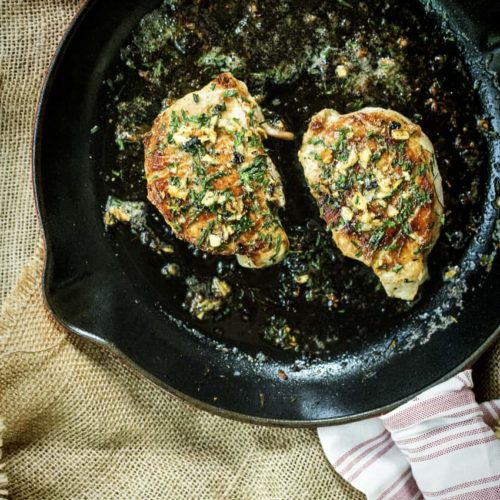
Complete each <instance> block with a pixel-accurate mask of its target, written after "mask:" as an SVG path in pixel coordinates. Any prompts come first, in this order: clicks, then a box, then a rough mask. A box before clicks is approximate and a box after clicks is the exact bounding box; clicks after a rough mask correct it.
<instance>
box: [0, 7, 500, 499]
mask: <svg viewBox="0 0 500 500" xmlns="http://www.w3.org/2000/svg"><path fill="white" fill-rule="evenodd" d="M80 3H81V2H80V1H77V0H73V1H69V0H0V72H1V78H0V86H1V89H0V90H1V91H0V100H1V101H0V110H1V119H0V172H1V174H2V183H1V184H0V214H1V216H0V301H1V300H2V299H4V298H5V297H7V293H8V291H9V290H10V289H11V288H12V286H13V285H14V283H15V282H16V280H17V278H18V276H19V272H20V270H21V269H22V268H23V266H24V265H25V264H26V263H27V261H28V260H29V258H30V256H32V255H34V256H33V257H31V260H30V261H29V263H28V265H27V267H25V269H24V271H23V273H22V276H21V278H20V281H19V283H18V285H17V287H16V288H15V289H14V291H13V292H12V293H11V294H10V295H9V296H8V298H7V299H6V300H5V301H4V304H3V307H2V314H1V317H0V416H3V417H4V422H5V427H6V430H5V433H4V453H3V457H4V459H5V470H6V471H7V472H8V475H9V480H10V486H9V490H10V493H11V497H12V498H13V499H15V500H18V499H36V500H44V499H50V500H58V499H84V498H88V499H113V498H119V499H123V498H134V499H136V498H137V499H155V500H156V499H163V498H167V499H168V498H174V499H177V498H187V499H191V498H193V499H195V498H200V499H201V498H203V499H212V498H214V499H224V498H226V499H231V500H232V499H240V498H241V499H252V500H253V499H273V498H276V499H293V498H297V499H329V498H332V499H339V500H342V499H358V498H362V496H361V495H360V494H359V493H357V492H356V491H354V490H353V489H352V488H351V487H350V486H349V485H347V484H346V483H344V482H343V481H342V479H341V478H339V476H337V475H336V474H335V473H334V472H333V471H332V470H331V469H330V468H329V466H328V465H327V463H326V461H325V459H324V458H323V455H322V452H321V448H320V446H319V443H318V441H317V438H316V435H315V434H314V432H313V431H307V430H292V429H270V428H263V427H257V426H252V425H249V424H242V423H238V422H234V421H229V420H224V419H221V418H219V417H215V416H212V415H208V414H206V413H204V412H202V411H199V410H196V409H194V408H192V407H190V406H188V405H187V404H185V403H184V402H181V401H179V400H178V399H176V398H174V397H172V396H170V395H168V394H167V393H166V392H164V391H163V390H161V389H159V388H158V387H156V386H154V385H153V384H151V383H150V382H148V381H146V380H143V379H142V378H139V377H138V376H136V375H135V374H133V373H131V372H130V371H129V370H128V369H127V368H125V367H124V366H123V365H122V364H121V363H120V362H119V361H118V360H117V359H116V358H114V357H113V356H112V355H110V354H109V353H108V352H106V351H103V350H101V349H100V348H98V347H97V346H94V345H92V344H89V343H87V342H84V341H83V340H80V339H78V338H76V337H74V336H73V335H71V334H68V333H67V332H66V331H64V330H63V329H62V328H61V327H60V326H58V324H57V323H56V322H55V321H54V320H53V319H52V317H51V316H50V314H49V313H48V312H47V311H46V310H45V307H44V305H43V301H42V295H41V289H40V274H41V269H42V260H43V250H42V247H41V246H39V247H38V250H36V251H35V247H36V241H37V239H38V238H39V234H38V230H37V224H36V218H35V213H34V205H33V201H32V194H31V191H32V189H31V181H30V141H31V126H32V120H33V116H34V109H35V104H36V99H37V95H38V91H39V87H40V84H41V82H42V80H43V75H44V73H45V69H46V67H47V66H48V64H49V60H50V57H51V55H52V53H53V51H54V49H55V47H56V45H57V42H58V40H59V39H60V36H61V35H62V33H63V32H64V29H65V27H66V26H67V24H68V23H69V21H70V19H71V17H72V16H73V15H74V13H75V12H76V11H77V8H78V6H79V4H80ZM34 252H35V253H34ZM499 366H500V348H499V347H498V346H497V347H496V349H495V350H494V351H492V352H491V354H490V355H489V356H488V357H485V358H483V361H482V362H481V366H480V367H479V368H478V369H476V375H479V380H480V389H481V391H480V392H482V394H481V397H483V398H486V397H489V398H492V397H494V396H497V397H498V394H500V387H499V383H500V376H499ZM0 427H1V424H0ZM0 432H1V429H0ZM3 472H4V469H2V468H1V467H0V497H1V496H2V490H3V484H2V483H3V479H4V477H3V475H2V474H3Z"/></svg>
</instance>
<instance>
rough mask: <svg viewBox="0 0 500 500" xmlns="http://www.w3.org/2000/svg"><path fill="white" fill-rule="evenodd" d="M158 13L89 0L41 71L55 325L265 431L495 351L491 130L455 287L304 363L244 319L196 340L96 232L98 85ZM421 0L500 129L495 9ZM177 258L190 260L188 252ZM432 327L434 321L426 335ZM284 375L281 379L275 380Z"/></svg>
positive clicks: (122, 252) (37, 148)
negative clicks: (477, 215) (140, 26)
mask: <svg viewBox="0 0 500 500" xmlns="http://www.w3.org/2000/svg"><path fill="white" fill-rule="evenodd" d="M463 3H464V4H465V2H463ZM157 4H158V2H157V1H153V0H150V1H142V2H134V1H132V0H126V1H120V2H118V1H117V0H108V1H106V2H104V1H99V0H91V1H90V2H88V4H87V5H86V6H85V7H84V9H83V11H82V14H81V15H80V17H79V18H78V19H77V21H76V23H75V24H74V26H73V27H72V28H71V29H70V31H69V33H68V36H67V38H66V40H65V42H64V43H63V45H62V47H61V49H60V51H59V53H58V55H57V58H56V60H55V63H54V65H53V67H52V69H51V72H50V73H49V76H48V80H47V84H46V88H45V91H44V94H43V98H42V101H41V105H40V109H39V114H38V121H37V128H36V137H35V144H34V176H35V189H36V194H37V201H38V207H39V212H40V216H41V219H42V222H43V226H44V231H45V236H46V242H47V249H48V252H47V266H46V273H45V280H44V286H45V295H46V299H47V302H48V305H49V306H50V308H51V309H52V310H53V311H54V313H55V315H56V316H57V317H58V318H59V320H60V321H61V322H62V323H63V324H64V325H66V326H67V327H69V328H70V329H71V330H73V331H75V332H76V333H78V334H80V335H82V336H85V337H88V338H90V339H92V340H94V341H97V342H99V343H102V344H104V345H106V346H108V347H110V348H112V349H113V350H115V351H116V352H118V353H119V354H121V355H123V357H124V359H126V360H127V361H130V362H131V363H132V364H133V365H135V366H136V367H137V368H139V369H140V370H141V371H142V372H143V373H144V374H146V375H147V376H149V377H151V378H152V379H153V380H155V381H157V382H159V383H161V384H163V385H165V386H166V387H168V388H170V389H171V390H172V391H173V392H175V393H177V394H180V395H183V396H185V397H187V398H188V399H190V400H192V401H193V402H197V403H198V404H200V405H202V406H203V407H207V408H211V409H213V410H215V411H218V412H220V413H222V414H226V415H228V416H237V417H239V418H244V419H249V420H253V421H259V422H263V423H275V424H290V425H314V424H316V423H319V422H327V421H328V422H332V423H333V422H342V421H346V420H350V419H353V418H359V417H361V416H362V415H366V414H369V413H375V412H378V411H382V410H384V409H387V408H389V407H391V406H393V405H394V404H396V403H397V402H401V401H402V400H405V399H407V398H408V397H410V396H412V395H413V394H415V393H417V392H419V391H421V390H423V389H424V388H425V387H427V386H429V385H431V384H433V383H435V382H437V381H438V380H440V379H442V378H443V377H445V376H447V375H449V374H450V373H452V372H454V371H457V370H458V369H459V368H461V367H463V366H465V365H466V364H469V363H471V362H472V360H473V359H475V358H476V357H477V356H478V355H479V353H480V352H482V351H483V350H484V349H485V348H486V346H487V345H489V344H490V343H491V342H492V340H493V336H494V331H495V329H496V328H497V323H498V299H499V296H498V285H497V282H498V277H499V266H498V259H496V260H495V261H494V262H492V263H490V264H491V269H490V270H489V272H486V270H485V266H482V265H481V263H480V261H481V256H484V255H490V254H491V252H492V248H493V244H494V243H493V232H494V226H495V219H496V209H495V207H496V205H495V204H496V203H497V201H496V200H497V198H498V193H497V192H496V189H497V188H498V186H497V185H496V183H497V182H498V179H497V176H498V162H499V161H500V145H499V141H498V140H497V139H495V138H494V136H493V135H492V136H491V137H490V140H489V147H490V162H489V164H490V166H489V172H488V176H487V177H488V178H487V179H486V175H485V176H484V179H483V185H482V187H481V189H482V190H483V194H484V195H483V201H482V220H481V222H480V227H479V230H478V234H477V235H476V236H475V237H474V238H472V239H471V240H470V243H469V244H468V246H467V248H466V249H464V250H463V255H462V257H461V259H462V262H461V266H460V267H461V269H462V272H461V279H460V285H459V286H458V285H457V283H456V282H454V283H443V282H442V281H440V285H439V286H434V287H432V286H431V287H430V288H429V291H428V293H427V294H426V296H425V297H424V298H423V299H422V300H421V301H420V302H419V303H418V304H417V306H416V307H415V308H413V309H412V310H411V311H408V312H404V314H402V315H401V316H398V315H396V314H394V315H393V316H392V317H391V315H390V314H387V317H383V318H382V319H380V320H376V321H374V319H373V318H370V316H369V315H367V316H366V317H364V318H362V320H359V318H356V322H354V323H353V325H356V326H355V327H353V328H351V331H350V332H349V335H347V334H346V333H344V334H343V335H342V336H341V338H340V339H339V340H338V341H337V342H336V343H335V345H334V348H333V349H331V350H330V352H329V353H328V355H327V356H326V355H324V356H321V355H320V356H319V357H317V358H316V359H312V360H309V362H307V363H305V362H304V359H303V358H302V357H298V356H297V355H295V354H293V353H290V352H282V351H279V350H277V349H273V348H271V347H269V346H266V345H265V344H262V343H260V342H259V338H258V337H257V336H255V335H252V323H250V325H249V326H247V327H246V330H247V331H241V327H238V328H240V329H238V328H234V327H232V326H231V324H228V325H225V329H226V330H227V331H228V337H229V339H225V341H223V342H218V341H215V340H213V339H212V338H211V336H210V335H206V333H210V331H208V332H206V331H203V330H204V328H205V329H206V327H204V326H203V325H201V324H193V323H191V325H192V326H191V328H190V327H189V326H186V321H185V316H183V315H184V314H185V313H184V311H182V310H180V309H179V308H178V307H177V305H176V304H175V303H174V302H173V301H171V300H169V298H168V297H169V293H170V292H172V293H175V290H168V284H165V283H166V282H165V280H164V279H163V278H162V277H161V276H160V275H159V273H158V263H157V262H155V261H154V259H153V260H151V259H149V257H148V256H147V255H146V254H145V250H144V248H142V247H141V246H140V245H139V244H137V242H132V241H131V240H130V238H127V236H126V235H125V234H124V233H123V232H122V233H120V232H119V233H117V234H106V233H105V231H104V227H103V223H102V207H103V204H104V202H105V198H106V194H107V188H106V186H105V185H104V182H103V180H102V175H101V174H100V172H103V171H107V170H109V163H111V162H112V161H113V159H112V158H111V154H110V152H109V150H110V148H109V144H108V143H107V142H106V141H105V140H104V139H102V140H101V139H99V136H97V137H91V135H90V133H89V131H90V130H91V129H92V128H93V127H94V125H96V124H98V125H99V126H100V128H101V129H106V119H107V118H106V115H105V113H103V109H105V107H104V103H105V96H104V92H103V85H102V82H103V79H105V77H106V75H107V74H108V73H109V71H110V68H111V67H112V66H113V65H114V64H116V59H117V55H118V53H119V50H120V47H121V46H122V45H123V43H124V41H125V40H126V39H127V37H128V36H129V35H130V32H131V30H132V29H134V27H135V26H136V25H137V23H138V21H139V19H140V18H141V17H143V16H144V15H145V14H146V13H147V12H149V11H150V10H151V9H153V8H154V7H155V6H157ZM431 4H432V5H431V7H432V9H433V10H434V11H435V12H436V13H437V14H435V15H437V16H438V17H440V18H442V19H446V20H447V21H448V23H449V25H450V27H452V28H453V29H454V31H456V32H457V33H458V36H457V38H458V41H459V44H460V45H461V47H462V50H463V53H464V57H465V58H466V60H467V61H468V62H469V64H470V71H471V73H472V76H473V77H474V79H475V80H476V81H478V82H480V83H479V85H478V92H479V94H480V95H481V101H482V106H483V108H484V109H485V110H487V114H488V116H490V117H491V118H492V123H493V125H494V127H495V129H496V130H499V128H500V127H499V126H500V123H499V119H500V91H499V89H498V82H497V80H496V76H495V72H498V71H499V70H500V50H499V47H500V32H499V31H498V23H495V19H496V20H498V19H499V18H500V11H499V8H498V6H496V5H494V2H473V3H470V2H469V5H468V7H467V10H465V7H462V6H461V2H452V1H442V2H434V3H432V2H431ZM495 30H496V31H495ZM471 98H472V97H471ZM186 259H188V264H189V255H188V254H186ZM196 265H197V264H196V263H195V262H194V261H193V267H196ZM370 300H374V298H373V297H371V298H370ZM462 306H465V307H462ZM372 310H375V311H376V307H375V308H372ZM436 311H439V312H442V314H441V318H439V315H438V314H436ZM382 316H383V315H382ZM303 319H304V322H305V324H310V329H311V333H313V334H314V333H316V332H315V330H316V329H318V330H319V329H321V328H323V325H322V318H321V317H309V316H307V315H303ZM450 319H451V320H450ZM181 320H183V321H181ZM360 323H364V325H365V327H364V328H359V324H360ZM431 323H432V324H431ZM345 324H347V325H348V323H345ZM433 325H434V326H435V325H441V326H440V327H438V328H437V329H436V331H435V332H433V334H432V335H429V333H430V332H431V330H432V329H433ZM346 331H347V330H346ZM394 339H397V342H395V341H394ZM389 346H390V347H389ZM280 370H282V371H284V372H285V373H286V374H287V376H288V378H287V380H284V378H285V377H283V376H281V377H279V376H278V371H280Z"/></svg>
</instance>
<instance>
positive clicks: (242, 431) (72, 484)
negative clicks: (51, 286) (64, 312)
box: [0, 252, 362, 500]
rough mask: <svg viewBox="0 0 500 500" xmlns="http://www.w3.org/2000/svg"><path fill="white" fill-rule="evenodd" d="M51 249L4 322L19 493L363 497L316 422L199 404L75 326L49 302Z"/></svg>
mask: <svg viewBox="0 0 500 500" xmlns="http://www.w3.org/2000/svg"><path fill="white" fill-rule="evenodd" d="M41 271H42V255H41V252H38V254H37V255H35V257H34V258H33V259H32V261H31V263H30V264H29V265H28V267H27V268H26V269H25V270H24V272H23V275H22V277H21V280H20V283H19V285H18V288H17V290H16V291H15V292H14V293H13V294H12V295H11V296H10V297H9V298H8V299H7V300H6V302H5V304H4V311H3V316H2V319H1V322H0V338H2V336H3V340H4V342H3V344H2V346H1V347H0V367H1V368H0V409H1V411H2V412H3V415H4V417H5V424H6V432H5V439H4V443H5V444H4V447H5V453H4V455H5V458H6V464H7V473H8V475H9V480H10V492H11V494H12V496H13V498H14V499H16V500H17V499H24V498H30V499H37V500H38V499H51V500H54V499H83V498H92V499H94V498H99V499H101V498H102V499H112V498H116V499H123V498H134V499H135V498H137V499H155V500H157V499H163V498H172V499H177V498H188V499H195V498H200V499H212V498H213V499H231V500H232V499H294V498H296V499H328V498H332V499H346V500H347V499H358V498H362V496H361V495H359V494H358V493H357V492H355V491H354V490H353V489H352V488H351V487H350V486H348V485H347V484H346V483H344V482H343V480H342V479H341V478H340V477H339V476H337V474H335V473H334V472H333V471H332V469H330V467H329V466H328V465H327V462H326V460H325V458H324V457H323V454H322V451H321V447H320V445H319V442H318V439H317V436H316V434H315V433H314V432H313V431H312V430H298V429H273V428H265V427H261V426H254V425H250V424H244V423H240V422H235V421H230V420H226V419H223V418H221V417H217V416H213V415H210V414H208V413H205V412H203V411H201V410H197V409H195V408H193V407H191V406H189V405H188V404H187V403H184V402H182V401H180V400H178V399H177V398H176V397H174V396H171V395H169V394H168V393H166V392H165V391H164V390H162V389H160V388H158V387H156V386H155V385H153V384H152V383H151V382H149V381H146V380H144V379H143V378H140V377H139V376H137V375H135V374H134V373H132V372H130V370H129V369H128V368H126V367H125V366H124V365H123V364H122V363H121V362H120V361H119V360H117V359H116V358H115V357H114V356H113V355H111V354H109V353H108V352H106V351H105V350H102V349H101V348H99V347H97V346H94V345H92V344H90V343H89V342H86V341H84V340H80V339H79V338H76V337H75V336H73V335H72V334H70V333H67V332H66V331H65V330H64V329H63V328H61V327H60V326H59V325H58V324H56V322H55V321H54V320H53V319H52V317H51V315H50V314H49V313H48V312H47V311H46V310H45V308H44V305H43V300H42V293H41V289H40V275H41Z"/></svg>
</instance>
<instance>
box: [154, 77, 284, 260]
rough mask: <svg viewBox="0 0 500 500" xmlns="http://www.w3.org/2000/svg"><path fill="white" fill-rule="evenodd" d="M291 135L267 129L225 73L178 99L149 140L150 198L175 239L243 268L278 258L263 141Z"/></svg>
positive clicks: (277, 191)
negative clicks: (231, 257)
mask: <svg viewBox="0 0 500 500" xmlns="http://www.w3.org/2000/svg"><path fill="white" fill-rule="evenodd" d="M268 134H269V135H274V136H276V137H279V138H283V139H291V138H293V134H291V133H290V132H285V131H282V130H276V129H273V128H271V127H270V126H269V125H268V124H266V122H265V120H264V116H263V114H262V110H261V109H260V107H259V106H258V104H257V103H256V102H255V99H254V98H253V97H252V96H251V95H250V94H249V92H248V89H247V87H246V85H245V84H244V83H242V82H241V81H239V80H237V79H236V78H234V77H233V76H232V75H231V74H230V73H223V74H221V75H219V76H218V77H217V78H216V79H215V80H213V81H212V82H211V83H209V84H208V85H207V86H206V87H204V88H202V89H201V90H200V91H198V92H192V93H190V94H188V95H186V96H184V97H183V98H182V99H179V100H178V101H175V102H174V103H173V104H171V105H170V106H169V107H168V108H167V109H165V110H164V111H162V112H161V113H160V115H159V116H158V117H157V118H156V120H155V122H154V124H153V127H152V130H151V132H150V133H149V134H148V136H147V137H146V139H145V141H144V144H145V171H146V179H147V186H148V198H149V200H150V201H151V203H153V204H154V205H155V206H156V207H157V208H158V210H159V211H160V212H161V214H162V215H163V217H164V218H165V220H166V222H167V223H168V224H169V226H170V227H171V228H172V229H173V231H174V233H175V235H176V236H177V237H178V238H180V239H182V240H185V241H187V242H189V243H192V244H193V245H195V246H196V247H198V248H200V249H201V250H203V251H205V252H209V253H212V254H218V255H232V254H236V256H237V259H238V262H239V263H240V264H241V265H242V266H244V267H265V266H269V265H272V264H275V263H277V262H279V261H281V260H282V259H283V257H284V256H285V254H286V251H287V249H288V238H287V235H286V233H285V231H284V229H283V227H282V225H281V222H280V219H279V216H278V209H279V208H281V207H284V205H285V198H284V196H283V188H282V183H281V179H280V176H279V174H278V172H277V170H276V167H275V166H274V164H273V162H272V160H271V159H270V157H269V156H268V154H267V151H266V149H265V148H264V145H263V143H262V140H263V139H265V138H266V137H267V135H268Z"/></svg>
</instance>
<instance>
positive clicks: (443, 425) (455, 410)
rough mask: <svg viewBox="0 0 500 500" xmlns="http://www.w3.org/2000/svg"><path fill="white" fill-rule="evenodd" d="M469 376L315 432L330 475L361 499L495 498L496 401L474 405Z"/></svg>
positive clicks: (499, 495) (498, 483) (498, 460)
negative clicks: (357, 419) (333, 472)
mask: <svg viewBox="0 0 500 500" xmlns="http://www.w3.org/2000/svg"><path fill="white" fill-rule="evenodd" d="M472 387H473V382H472V377H471V371H470V370H467V371H465V372H462V373H459V374H458V375H456V376H455V377H453V378H451V379H450V380H448V381H447V382H443V383H442V384H439V385H437V386H435V387H433V388H431V389H429V390H427V391H426V392H424V393H423V394H421V395H419V396H417V397H416V398H414V399H413V400H411V401H410V402H408V403H406V404H404V405H402V406H400V407H399V408H397V409H396V410H394V411H392V412H390V413H388V414H386V415H383V416H381V417H375V418H371V419H368V420H364V421H361V422H354V423H352V424H346V425H339V426H335V427H322V428H320V429H318V434H319V438H320V441H321V444H322V446H323V449H324V451H325V454H326V457H327V458H328V460H329V461H330V463H331V464H332V465H333V467H334V468H335V470H336V471H337V472H338V473H339V474H340V475H341V476H342V477H343V478H344V479H346V480H347V481H349V482H350V483H351V484H352V485H353V486H354V487H356V488H357V489H359V490H360V491H362V492H363V493H365V494H366V495H367V497H368V499H380V500H382V499H393V500H395V499H398V500H406V499H408V500H409V499H419V498H429V499H433V500H441V499H447V500H450V499H457V500H458V499H460V500H483V499H484V500H490V499H491V500H500V441H498V439H497V438H496V436H495V433H494V430H493V427H494V426H495V424H496V423H497V422H498V420H500V400H496V401H490V402H488V403H483V404H481V405H479V404H477V403H476V400H475V397H474V393H473V392H472Z"/></svg>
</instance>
